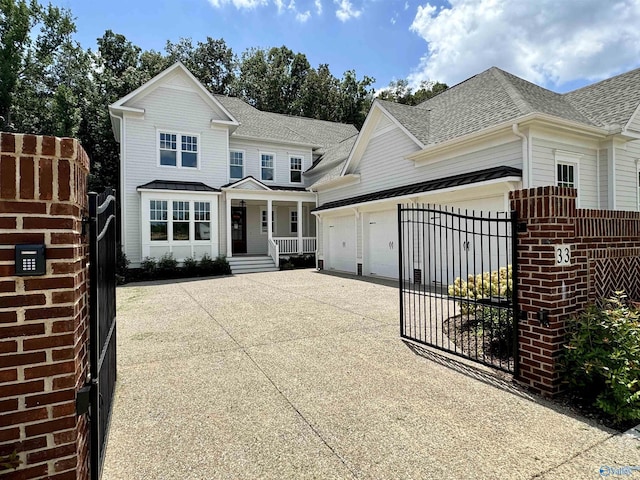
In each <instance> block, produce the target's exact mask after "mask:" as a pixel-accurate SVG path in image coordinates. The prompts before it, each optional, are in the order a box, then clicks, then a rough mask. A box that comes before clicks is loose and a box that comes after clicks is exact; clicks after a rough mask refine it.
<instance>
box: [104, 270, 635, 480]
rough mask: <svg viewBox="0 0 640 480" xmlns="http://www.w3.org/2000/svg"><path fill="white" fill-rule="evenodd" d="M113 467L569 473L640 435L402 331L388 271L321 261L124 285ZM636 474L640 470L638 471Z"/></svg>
mask: <svg viewBox="0 0 640 480" xmlns="http://www.w3.org/2000/svg"><path fill="white" fill-rule="evenodd" d="M118 349H119V350H118V355H119V359H118V363H119V370H118V385H117V391H116V401H115V407H114V412H113V418H112V423H111V431H110V437H109V444H108V447H107V456H106V463H105V467H104V476H103V478H104V479H110V480H112V479H156V478H157V479H218V478H220V479H253V478H273V479H286V478H291V479H304V478H318V479H325V478H328V479H331V478H339V479H342V478H345V479H359V478H362V479H365V478H367V479H369V478H371V479H374V478H375V479H430V478H438V479H440V478H445V479H447V478H451V479H495V478H508V479H533V478H543V479H565V478H566V479H575V478H600V469H601V468H602V467H603V466H610V467H624V466H631V467H632V466H639V467H640V440H638V439H637V438H633V437H631V436H625V435H620V434H617V432H613V431H610V430H607V429H605V428H602V427H599V426H597V425H594V424H592V423H590V422H589V421H587V420H585V419H582V418H578V417H575V416H572V415H571V414H570V413H569V412H567V411H564V410H563V409H561V408H560V407H558V406H556V405H555V404H552V403H550V402H547V401H545V400H543V399H540V398H538V397H535V396H532V395H530V394H528V393H526V392H524V391H522V390H520V389H518V388H516V387H514V386H513V384H511V383H510V382H509V381H508V380H505V379H502V378H500V377H499V376H497V375H496V374H494V373H493V372H491V371H489V370H488V369H486V368H483V367H479V366H478V367H476V366H469V365H467V364H466V363H464V362H462V361H459V360H457V359H454V358H451V357H448V356H443V355H442V354H438V353H435V352H432V351H429V350H426V349H415V348H409V347H408V346H407V345H406V344H405V343H403V342H402V341H400V339H399V335H398V291H397V289H396V288H394V287H393V286H390V285H384V284H379V283H372V282H366V281H361V280H357V279H353V278H344V277H338V276H333V275H327V274H323V273H318V272H315V271H311V270H302V271H289V272H274V273H262V274H247V275H242V276H234V277H224V278H212V279H205V280H195V281H180V282H173V283H170V282H159V283H154V284H133V285H129V286H125V287H122V288H119V289H118ZM637 475H640V473H637Z"/></svg>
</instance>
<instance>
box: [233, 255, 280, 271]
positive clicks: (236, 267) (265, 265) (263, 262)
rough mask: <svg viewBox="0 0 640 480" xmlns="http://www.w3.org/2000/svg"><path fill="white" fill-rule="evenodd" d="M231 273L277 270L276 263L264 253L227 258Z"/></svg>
mask: <svg viewBox="0 0 640 480" xmlns="http://www.w3.org/2000/svg"><path fill="white" fill-rule="evenodd" d="M227 261H228V262H229V266H231V273H233V274H234V275H238V274H240V273H258V272H277V271H278V270H279V269H278V268H276V264H275V263H274V261H273V259H272V258H271V257H269V256H266V255H259V256H250V257H248V256H241V257H231V258H227Z"/></svg>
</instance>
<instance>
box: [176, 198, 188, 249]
mask: <svg viewBox="0 0 640 480" xmlns="http://www.w3.org/2000/svg"><path fill="white" fill-rule="evenodd" d="M172 218H173V222H172V223H173V229H172V230H173V240H183V241H184V240H186V241H188V240H189V239H190V238H189V202H175V201H174V202H173V216H172Z"/></svg>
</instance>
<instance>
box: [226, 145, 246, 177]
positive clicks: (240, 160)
mask: <svg viewBox="0 0 640 480" xmlns="http://www.w3.org/2000/svg"><path fill="white" fill-rule="evenodd" d="M229 178H233V179H240V178H244V153H243V152H237V151H231V152H229Z"/></svg>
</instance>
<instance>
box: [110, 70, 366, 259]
mask: <svg viewBox="0 0 640 480" xmlns="http://www.w3.org/2000/svg"><path fill="white" fill-rule="evenodd" d="M109 111H110V114H111V119H112V125H113V130H114V134H115V137H116V140H117V141H118V143H119V144H120V159H121V162H120V185H121V190H122V191H121V192H120V198H121V217H122V218H121V221H122V235H121V237H122V238H121V242H122V248H123V251H124V253H125V254H126V255H127V257H128V258H129V260H130V261H131V263H132V266H134V267H135V266H138V265H140V262H141V261H142V260H143V259H144V258H146V257H153V258H156V259H158V258H160V257H162V256H163V255H165V254H167V253H171V254H172V255H173V257H174V258H175V259H177V260H178V261H183V260H184V259H185V258H188V257H192V258H195V259H199V258H201V257H202V256H203V255H205V254H208V255H209V256H211V257H216V256H218V255H225V256H226V257H228V258H229V259H232V258H234V257H236V258H237V257H241V256H263V257H266V256H269V257H271V259H272V263H271V266H272V267H275V264H276V263H277V261H278V256H279V255H287V254H302V253H315V250H316V221H315V217H314V216H313V215H312V214H311V211H312V210H313V209H314V208H316V206H317V204H316V194H315V193H312V192H310V191H308V190H307V187H308V186H309V182H308V181H307V180H306V178H305V176H304V175H303V172H304V171H305V170H307V169H309V168H310V167H311V166H312V165H313V163H314V162H317V161H318V160H319V158H321V156H322V155H324V154H326V153H327V152H331V151H332V150H335V149H336V148H337V146H338V145H340V144H341V143H342V142H343V141H345V140H347V139H349V138H355V135H357V130H356V128H355V127H353V126H352V125H345V124H339V123H333V122H325V121H320V120H312V119H307V118H301V117H291V116H286V115H279V114H273V113H267V112H261V111H259V110H257V109H255V108H253V107H251V106H250V105H248V104H247V103H245V102H243V101H242V100H240V99H237V98H232V97H226V96H220V95H212V94H210V93H209V92H208V91H207V90H206V89H205V88H204V87H203V86H202V84H200V82H198V80H197V79H196V78H195V77H194V76H193V75H192V74H191V73H190V72H189V71H188V70H187V69H186V68H185V67H184V65H182V64H181V63H176V64H174V65H173V66H172V67H170V68H168V69H167V70H165V71H163V72H162V73H160V74H159V75H157V76H156V77H154V78H153V79H152V80H150V81H149V82H147V83H145V84H144V85H142V86H141V87H140V88H138V89H137V90H135V91H133V92H131V93H130V94H129V95H127V96H126V97H124V98H122V99H120V100H118V101H117V102H115V103H114V104H112V105H110V107H109ZM233 266H234V264H233V263H232V267H233ZM237 268H240V267H239V266H238V267H237Z"/></svg>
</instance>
